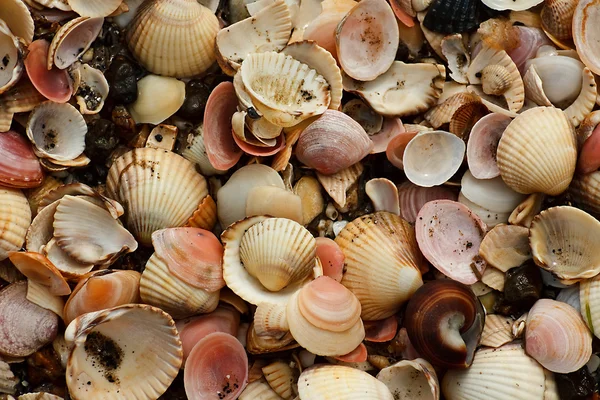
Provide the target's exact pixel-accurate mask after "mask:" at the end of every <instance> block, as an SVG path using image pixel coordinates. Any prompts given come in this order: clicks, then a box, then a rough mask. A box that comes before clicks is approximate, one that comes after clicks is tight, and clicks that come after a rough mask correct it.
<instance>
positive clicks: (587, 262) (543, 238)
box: [529, 206, 600, 280]
mask: <svg viewBox="0 0 600 400" xmlns="http://www.w3.org/2000/svg"><path fill="white" fill-rule="evenodd" d="M599 228H600V222H598V220H596V219H595V218H594V217H592V216H591V215H589V214H587V213H586V212H585V211H582V210H580V209H578V208H574V207H569V206H561V207H552V208H549V209H547V210H545V211H542V212H541V213H540V214H538V215H537V216H536V217H535V218H534V219H533V222H532V223H531V229H530V231H529V242H530V244H531V253H532V255H533V260H534V261H535V263H536V264H537V265H539V266H540V267H542V268H543V269H545V270H548V271H549V272H551V273H552V274H554V275H556V276H557V277H558V278H560V279H569V280H582V279H586V278H592V277H594V276H596V275H597V274H598V271H599V270H600V263H599V262H598V260H597V258H596V255H595V254H596V252H595V251H594V250H593V249H595V248H596V246H598V244H597V243H596V240H597V239H596V235H595V233H594V232H595V231H596V230H598V229H599ZM582 254H583V255H585V256H582Z"/></svg>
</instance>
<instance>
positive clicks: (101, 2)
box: [67, 0, 123, 17]
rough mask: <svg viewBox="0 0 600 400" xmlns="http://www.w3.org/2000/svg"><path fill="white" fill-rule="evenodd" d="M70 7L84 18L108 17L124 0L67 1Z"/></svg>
mask: <svg viewBox="0 0 600 400" xmlns="http://www.w3.org/2000/svg"><path fill="white" fill-rule="evenodd" d="M67 2H68V4H69V6H70V7H71V8H72V9H73V11H75V12H76V13H77V14H79V15H81V16H82V17H108V16H109V15H110V14H112V13H113V12H114V11H116V10H117V8H119V6H120V5H121V3H122V2H123V0H67Z"/></svg>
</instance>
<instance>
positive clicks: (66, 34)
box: [46, 17, 104, 86]
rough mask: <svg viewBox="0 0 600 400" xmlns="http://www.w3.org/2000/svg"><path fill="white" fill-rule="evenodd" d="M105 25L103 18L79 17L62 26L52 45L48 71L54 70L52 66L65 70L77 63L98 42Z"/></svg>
mask: <svg viewBox="0 0 600 400" xmlns="http://www.w3.org/2000/svg"><path fill="white" fill-rule="evenodd" d="M103 23H104V18H102V17H99V18H88V17H79V18H75V19H72V20H71V21H69V22H67V23H66V24H64V25H63V26H61V27H60V29H58V30H57V31H56V34H55V35H54V38H53V39H52V43H50V48H49V50H48V59H47V62H46V67H47V68H48V70H51V69H52V65H56V67H57V68H58V69H65V68H68V67H69V66H71V65H72V64H73V63H74V62H75V61H77V60H78V59H79V58H80V57H81V56H82V55H83V54H84V53H85V52H86V51H88V49H89V48H90V46H91V45H92V42H93V41H94V40H96V38H97V37H98V34H99V33H100V30H101V29H102V24H103ZM76 86H77V85H76Z"/></svg>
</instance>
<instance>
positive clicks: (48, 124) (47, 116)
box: [27, 101, 87, 161]
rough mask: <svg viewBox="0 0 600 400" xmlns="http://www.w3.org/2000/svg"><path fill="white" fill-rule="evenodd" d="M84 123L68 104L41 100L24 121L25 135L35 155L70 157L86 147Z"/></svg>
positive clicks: (65, 158) (59, 158) (80, 152)
mask: <svg viewBox="0 0 600 400" xmlns="http://www.w3.org/2000/svg"><path fill="white" fill-rule="evenodd" d="M86 134H87V124H86V123H85V120H84V119H83V117H82V116H81V114H80V113H79V111H77V109H76V108H75V107H73V106H72V105H70V104H61V103H54V102H50V101H47V102H44V103H42V104H40V105H39V106H37V107H36V108H35V109H34V110H33V111H32V112H31V114H30V115H29V119H28V121H27V137H29V140H31V142H32V143H33V145H34V146H35V148H34V152H35V153H36V155H38V157H43V158H50V159H52V160H57V161H68V160H73V159H75V158H77V157H78V156H80V155H81V154H82V153H83V150H84V149H85V135H86Z"/></svg>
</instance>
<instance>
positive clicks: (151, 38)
mask: <svg viewBox="0 0 600 400" xmlns="http://www.w3.org/2000/svg"><path fill="white" fill-rule="evenodd" d="M190 29H192V30H190ZM218 31H219V21H218V20H217V18H216V16H215V15H214V14H213V13H212V12H211V11H210V10H209V9H208V8H206V7H204V6H202V5H200V4H199V3H198V2H197V1H192V0H153V1H151V2H147V3H146V4H144V5H143V6H141V7H140V8H139V9H138V12H137V15H136V17H135V18H134V20H133V21H132V22H131V26H130V28H129V32H128V33H127V43H128V45H129V49H130V50H131V52H132V53H133V55H134V57H135V58H136V59H137V60H138V61H139V62H140V64H141V65H142V66H143V67H144V68H146V69H147V70H149V71H151V72H153V73H155V74H157V75H165V76H173V77H177V78H182V77H190V76H194V75H199V74H201V73H203V72H205V71H206V70H207V69H208V68H209V67H210V66H211V65H212V64H213V63H214V62H215V52H214V43H215V38H216V36H217V32H218ZM190 38H194V39H192V40H190Z"/></svg>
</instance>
